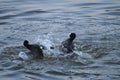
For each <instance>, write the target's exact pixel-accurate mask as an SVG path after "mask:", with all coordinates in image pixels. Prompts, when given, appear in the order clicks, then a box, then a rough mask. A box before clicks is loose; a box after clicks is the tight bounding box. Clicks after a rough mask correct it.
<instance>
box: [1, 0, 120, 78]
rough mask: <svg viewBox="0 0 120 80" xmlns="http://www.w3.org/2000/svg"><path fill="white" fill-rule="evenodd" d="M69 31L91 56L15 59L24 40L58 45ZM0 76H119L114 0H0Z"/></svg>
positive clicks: (118, 11)
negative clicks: (74, 34) (29, 59)
mask: <svg viewBox="0 0 120 80" xmlns="http://www.w3.org/2000/svg"><path fill="white" fill-rule="evenodd" d="M71 32H75V33H76V34H77V38H76V40H75V42H76V43H77V44H76V47H77V51H78V52H79V51H82V52H83V53H87V54H89V55H91V56H92V59H89V58H81V56H76V57H71V58H68V57H59V56H57V57H52V56H49V57H46V58H45V59H43V60H31V61H23V62H22V63H21V62H20V63H19V61H17V60H15V59H16V58H17V57H18V53H19V52H20V51H24V50H26V49H25V48H24V47H23V46H22V43H23V41H24V40H25V39H28V40H29V41H30V42H31V43H37V42H40V41H44V39H46V40H49V41H51V42H52V44H54V45H59V43H60V42H61V41H63V40H64V39H66V38H67V37H68V34H69V33H71ZM46 45H49V44H46ZM58 52H59V51H54V54H57V53H58ZM15 61H16V62H15ZM0 80H120V0H0Z"/></svg>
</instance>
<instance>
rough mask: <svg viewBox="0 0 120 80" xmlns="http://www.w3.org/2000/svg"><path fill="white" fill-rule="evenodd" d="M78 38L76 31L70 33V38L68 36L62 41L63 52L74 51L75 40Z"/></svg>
mask: <svg viewBox="0 0 120 80" xmlns="http://www.w3.org/2000/svg"><path fill="white" fill-rule="evenodd" d="M75 38H76V34H75V33H70V35H69V38H67V39H66V40H65V41H62V43H61V50H62V51H63V52H67V53H70V52H73V49H74V43H73V40H74V39H75Z"/></svg>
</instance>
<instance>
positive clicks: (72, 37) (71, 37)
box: [69, 33, 76, 41]
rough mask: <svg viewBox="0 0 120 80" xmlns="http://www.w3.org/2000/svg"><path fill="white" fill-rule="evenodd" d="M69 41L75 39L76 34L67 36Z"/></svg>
mask: <svg viewBox="0 0 120 80" xmlns="http://www.w3.org/2000/svg"><path fill="white" fill-rule="evenodd" d="M69 37H70V39H71V40H72V41H73V40H74V39H75V38H76V34H75V33H71V34H70V35H69Z"/></svg>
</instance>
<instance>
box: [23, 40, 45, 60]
mask: <svg viewBox="0 0 120 80" xmlns="http://www.w3.org/2000/svg"><path fill="white" fill-rule="evenodd" d="M23 45H24V46H25V47H26V48H27V49H28V50H30V52H28V53H27V54H28V55H32V56H33V57H34V58H43V57H44V55H43V50H42V49H41V48H40V46H39V45H37V44H29V41H28V40H24V42H23Z"/></svg>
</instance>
